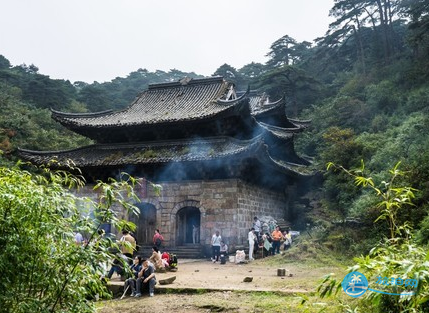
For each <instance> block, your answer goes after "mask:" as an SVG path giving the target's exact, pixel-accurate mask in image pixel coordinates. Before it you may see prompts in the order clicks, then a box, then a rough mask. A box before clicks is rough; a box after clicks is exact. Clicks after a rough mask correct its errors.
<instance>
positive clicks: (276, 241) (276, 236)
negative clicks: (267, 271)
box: [271, 226, 283, 254]
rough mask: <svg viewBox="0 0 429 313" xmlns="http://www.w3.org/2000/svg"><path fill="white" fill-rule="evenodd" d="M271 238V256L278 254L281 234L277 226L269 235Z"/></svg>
mask: <svg viewBox="0 0 429 313" xmlns="http://www.w3.org/2000/svg"><path fill="white" fill-rule="evenodd" d="M271 238H272V239H273V242H272V245H273V254H280V240H282V239H283V234H282V232H281V231H280V227H279V226H276V229H275V230H274V231H273V232H272V234H271Z"/></svg>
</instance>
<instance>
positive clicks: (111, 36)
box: [0, 0, 334, 83]
mask: <svg viewBox="0 0 429 313" xmlns="http://www.w3.org/2000/svg"><path fill="white" fill-rule="evenodd" d="M333 5H334V0H0V55H3V56H4V57H6V58H7V59H8V60H9V61H10V62H11V63H12V65H13V66H15V65H20V64H23V63H25V64H27V65H30V64H34V65H35V66H37V67H38V68H39V73H41V74H44V75H48V76H50V77H51V78H53V79H65V80H70V81H71V82H75V81H84V82H87V83H92V82H94V81H97V82H99V83H102V82H106V81H111V80H112V79H114V78H116V77H126V76H127V75H128V74H129V73H131V72H133V71H136V70H137V69H139V68H143V69H147V70H149V71H155V70H162V71H169V70H171V69H177V70H180V71H183V72H195V73H196V74H201V75H205V76H210V75H212V74H213V73H214V72H215V71H216V69H217V68H219V67H220V66H221V65H223V64H225V63H226V64H229V65H231V66H233V67H234V68H236V69H240V68H241V67H243V66H244V65H246V64H249V63H251V62H260V63H265V62H266V61H267V58H266V56H265V55H266V54H267V53H268V52H269V49H270V46H271V44H272V43H273V42H274V41H276V40H277V39H279V38H281V37H282V36H284V35H289V36H290V37H292V38H294V39H295V40H297V41H298V42H302V41H309V42H312V41H313V40H314V39H316V38H317V37H321V36H323V35H324V34H325V33H326V31H327V30H328V25H329V23H330V22H331V21H332V18H330V17H329V9H330V8H331V7H332V6H333Z"/></svg>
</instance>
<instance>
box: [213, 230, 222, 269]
mask: <svg viewBox="0 0 429 313" xmlns="http://www.w3.org/2000/svg"><path fill="white" fill-rule="evenodd" d="M221 241H222V237H221V236H220V233H219V231H218V230H217V231H216V233H215V234H214V235H213V236H212V241H211V244H212V252H213V257H212V261H213V263H216V262H217V261H219V255H220V242H221Z"/></svg>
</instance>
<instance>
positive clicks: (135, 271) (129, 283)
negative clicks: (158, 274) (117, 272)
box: [124, 256, 143, 297]
mask: <svg viewBox="0 0 429 313" xmlns="http://www.w3.org/2000/svg"><path fill="white" fill-rule="evenodd" d="M142 263H143V259H142V257H141V256H136V257H135V258H134V260H133V265H131V268H130V270H131V272H132V276H131V277H130V278H128V279H127V280H126V281H125V283H124V294H125V293H126V292H127V288H131V297H134V296H135V295H136V282H137V278H138V275H139V272H140V271H141V269H142Z"/></svg>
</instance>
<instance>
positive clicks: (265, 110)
mask: <svg viewBox="0 0 429 313" xmlns="http://www.w3.org/2000/svg"><path fill="white" fill-rule="evenodd" d="M285 103H286V102H285V98H284V96H283V97H281V98H280V99H279V100H277V101H275V102H271V103H267V104H264V105H261V106H260V107H259V108H258V111H254V112H252V115H253V116H254V117H255V118H256V119H258V118H262V117H265V116H271V115H276V114H279V113H283V114H284V111H285Z"/></svg>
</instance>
